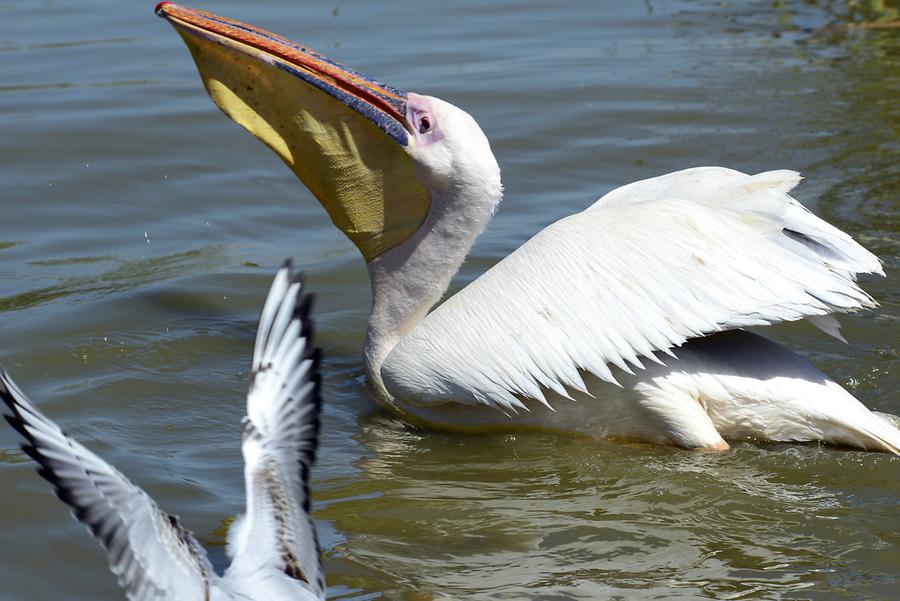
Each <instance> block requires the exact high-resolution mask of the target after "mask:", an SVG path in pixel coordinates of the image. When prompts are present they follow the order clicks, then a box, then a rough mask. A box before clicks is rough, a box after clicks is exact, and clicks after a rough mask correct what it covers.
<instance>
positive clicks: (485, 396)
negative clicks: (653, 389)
mask: <svg viewBox="0 0 900 601" xmlns="http://www.w3.org/2000/svg"><path fill="white" fill-rule="evenodd" d="M799 180H800V176H799V175H798V174H797V173H795V172H792V171H770V172H766V173H761V174H758V175H753V176H750V175H746V174H743V173H740V172H737V171H732V170H730V169H723V168H719V167H704V168H697V169H689V170H685V171H679V172H676V173H672V174H669V175H665V176H662V177H658V178H654V179H650V180H644V181H641V182H636V183H634V184H630V185H629V186H625V187H623V188H619V189H617V190H614V191H613V192H611V193H610V194H608V195H606V196H605V197H604V198H602V199H600V200H599V201H598V202H597V203H596V204H595V205H593V206H592V207H590V208H589V209H587V210H585V211H583V212H581V213H578V214H575V215H572V216H571V217H567V218H565V219H562V220H560V221H558V222H556V223H554V224H552V225H550V226H548V227H547V228H545V229H544V230H542V231H541V232H540V233H538V234H537V235H536V236H535V237H534V238H532V239H531V240H529V241H528V242H527V243H525V244H524V245H523V246H522V247H520V248H519V249H517V250H516V251H515V252H513V253H512V254H511V255H509V256H508V257H506V258H505V259H504V260H502V261H500V262H499V263H498V264H497V265H495V266H494V267H493V268H492V269H490V270H489V271H488V272H486V273H485V274H484V275H483V276H482V277H480V278H478V279H477V280H476V281H475V282H473V283H472V284H471V285H469V286H467V287H466V288H464V289H463V290H462V291H461V292H459V293H457V294H456V295H454V296H453V297H451V298H450V299H448V300H447V301H446V302H445V303H444V304H442V305H440V306H439V307H437V308H436V309H435V310H434V311H432V312H431V313H430V314H429V315H428V316H427V317H426V318H425V319H424V320H423V322H422V323H421V324H419V325H418V326H416V327H415V328H414V329H413V330H412V331H411V332H410V333H409V334H407V335H406V336H404V337H403V338H402V339H401V341H400V343H399V344H398V345H397V346H396V347H395V348H394V350H393V351H392V352H391V353H390V354H389V355H388V357H387V359H386V360H385V363H384V365H383V366H382V377H383V378H384V382H385V385H386V386H387V387H388V390H390V391H391V393H392V394H394V395H395V396H397V397H398V398H404V399H408V400H411V401H414V402H421V403H423V404H430V403H441V402H447V401H457V402H469V403H482V404H485V405H488V406H491V407H494V408H497V409H499V410H501V411H503V412H506V413H513V412H516V411H518V410H521V409H523V408H524V404H523V403H522V401H521V399H522V398H531V399H536V400H538V401H540V402H543V403H546V400H545V397H544V394H543V392H542V390H544V389H550V390H553V391H555V392H557V393H559V394H562V395H564V396H568V394H567V392H566V391H567V389H568V388H571V389H575V390H581V391H584V390H585V385H584V382H583V380H582V377H581V374H580V371H587V372H589V373H591V374H593V375H595V376H597V377H599V378H602V379H604V380H606V381H608V382H611V383H616V378H615V375H614V373H613V371H612V369H611V368H612V367H618V368H619V369H622V370H624V371H626V372H629V373H633V369H642V368H643V363H642V359H649V360H652V361H657V362H660V361H661V359H660V356H658V355H659V352H660V351H662V352H664V353H668V354H673V353H675V352H677V351H675V350H674V349H676V347H678V346H680V345H681V344H683V343H684V342H685V341H686V340H688V339H689V338H695V337H700V336H704V335H707V334H710V333H713V332H718V331H721V330H728V329H733V328H742V327H747V326H757V325H767V324H773V323H777V322H781V321H793V320H798V319H804V318H813V319H816V320H817V321H815V322H814V323H816V325H818V326H819V327H822V328H823V329H825V330H826V331H827V332H829V333H832V334H837V322H836V321H835V320H834V319H833V317H831V314H832V313H842V312H851V311H856V310H859V309H862V308H870V307H874V306H875V305H876V303H875V301H874V300H872V298H871V297H870V296H869V295H868V294H866V293H865V292H864V291H863V290H862V289H860V287H859V286H857V284H856V274H857V273H864V272H874V273H881V274H883V272H882V269H881V265H880V262H879V261H878V259H877V258H876V257H875V256H874V255H872V254H871V253H869V252H868V251H867V250H865V249H864V248H862V247H861V246H860V245H859V244H857V243H856V242H855V241H853V239H852V238H851V237H850V236H849V235H847V234H846V233H844V232H842V231H840V230H838V229H837V228H835V227H833V226H831V225H829V224H827V223H826V222H824V221H822V220H821V219H819V218H818V217H816V216H815V215H813V214H812V213H810V212H809V211H808V210H806V209H805V208H804V207H803V206H802V205H800V204H799V203H798V202H797V201H796V200H794V199H793V198H791V197H790V196H789V195H788V192H789V191H790V190H791V188H793V187H794V185H796V183H797V182H798V181H799Z"/></svg>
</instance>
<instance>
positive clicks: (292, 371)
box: [0, 263, 325, 601]
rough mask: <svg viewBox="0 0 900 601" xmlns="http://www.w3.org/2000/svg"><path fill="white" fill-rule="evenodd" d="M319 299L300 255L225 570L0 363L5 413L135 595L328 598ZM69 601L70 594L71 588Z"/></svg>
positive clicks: (246, 435)
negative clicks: (317, 473)
mask: <svg viewBox="0 0 900 601" xmlns="http://www.w3.org/2000/svg"><path fill="white" fill-rule="evenodd" d="M310 305H311V297H310V296H309V294H307V292H306V290H305V288H304V286H303V283H302V280H301V278H300V277H299V276H297V275H296V274H293V273H292V272H291V266H290V263H288V264H286V265H285V266H284V267H282V268H281V270H279V272H278V274H277V275H276V276H275V280H274V282H273V283H272V288H271V290H270V291H269V297H268V298H267V299H266V303H265V305H264V306H263V310H262V315H261V317H260V319H259V330H258V331H257V334H256V347H255V348H254V350H253V369H252V373H251V379H250V392H249V393H248V395H247V416H246V417H245V418H244V420H243V422H242V426H243V444H242V446H241V451H242V453H243V455H244V486H245V488H246V501H247V511H246V513H245V514H244V515H242V516H239V517H238V519H237V521H235V523H234V525H233V526H232V527H231V528H230V529H229V532H228V546H227V548H226V551H227V553H228V556H229V557H230V558H231V565H230V566H229V567H228V569H227V571H226V572H225V574H223V575H221V576H220V575H218V574H217V573H216V571H215V570H214V569H213V566H212V564H211V563H210V561H209V558H208V557H207V555H206V552H205V551H204V550H203V547H202V546H200V543H198V542H197V539H195V538H194V536H193V534H191V533H190V531H188V530H186V529H185V528H184V527H183V526H182V525H181V522H180V521H179V520H178V518H177V517H175V516H173V515H170V514H168V513H166V512H164V511H163V510H162V509H160V508H159V506H158V505H157V504H156V503H155V502H154V501H153V499H151V498H150V496H149V495H148V494H147V493H146V492H144V491H143V490H142V489H141V488H140V487H138V486H136V485H135V484H133V483H132V482H131V481H130V480H128V478H126V477H125V476H123V475H122V473H121V472H119V471H118V470H117V469H116V468H114V467H113V466H111V465H109V464H108V463H107V462H106V461H104V460H103V459H102V458H100V457H99V456H97V455H96V454H94V453H93V452H91V451H90V450H89V449H87V448H86V447H84V446H83V445H81V444H80V443H78V442H77V441H75V440H73V439H72V438H70V437H68V436H67V435H66V434H65V433H63V431H62V430H61V429H60V428H59V426H57V425H56V424H55V423H54V422H53V421H52V420H51V419H50V418H49V417H47V416H46V415H44V413H43V412H42V411H41V410H40V409H39V408H38V407H37V406H36V405H35V404H33V403H32V402H31V401H30V400H28V397H26V396H25V394H24V393H23V392H22V391H21V390H20V389H19V387H18V386H16V384H15V382H13V381H12V378H10V376H9V374H7V373H6V372H5V371H4V370H3V369H2V368H0V400H2V401H3V402H4V403H5V404H6V407H7V408H8V409H9V411H10V414H8V415H6V416H5V417H6V420H7V421H8V422H9V423H10V425H12V427H13V428H15V429H16V430H18V432H19V433H20V434H21V435H22V436H23V437H24V438H25V440H26V441H27V443H26V444H25V445H24V446H23V447H22V449H23V450H24V451H25V452H26V453H27V454H28V455H29V456H31V458H32V459H34V460H35V461H36V462H37V463H38V464H40V466H41V467H40V469H39V470H38V473H39V474H40V475H41V476H43V477H44V478H46V479H47V480H48V481H49V482H50V483H51V484H52V485H53V487H54V489H55V491H56V495H57V496H58V497H59V498H60V499H61V500H62V501H63V502H65V503H66V504H68V505H69V506H70V507H72V509H73V515H74V516H75V517H76V518H78V519H79V520H80V521H81V522H83V523H84V524H85V525H86V526H88V528H90V530H91V532H92V533H93V535H94V536H95V537H96V538H97V539H98V540H99V541H100V542H101V543H102V544H103V546H104V547H106V550H107V551H108V552H109V567H110V569H111V570H112V572H113V573H114V574H115V575H116V577H117V578H118V580H119V584H120V585H121V586H122V588H123V589H124V590H125V596H126V597H127V598H128V599H129V601H152V600H163V599H169V600H173V601H174V600H177V601H318V600H321V599H324V598H325V577H324V572H323V570H322V564H321V561H320V557H319V545H318V542H317V540H316V533H315V530H314V528H313V523H312V519H311V518H310V516H309V487H308V479H309V470H310V467H311V466H312V464H313V462H314V461H315V454H316V449H317V447H318V443H319V413H320V409H321V404H322V401H321V398H320V396H319V388H320V376H319V351H318V350H317V349H315V348H314V347H313V345H312V326H311V322H310V318H309V311H310ZM60 598H62V599H65V598H66V595H65V592H64V591H63V593H62V594H61V596H60Z"/></svg>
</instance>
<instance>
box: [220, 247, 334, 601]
mask: <svg viewBox="0 0 900 601" xmlns="http://www.w3.org/2000/svg"><path fill="white" fill-rule="evenodd" d="M311 304H312V296H311V295H309V294H307V293H305V291H304V286H303V282H302V278H301V277H299V276H295V275H293V274H292V273H291V267H290V264H289V263H288V264H286V265H285V266H284V267H283V268H282V269H281V270H280V271H279V272H278V274H277V275H276V277H275V281H274V282H273V284H272V288H271V290H270V291H269V296H268V298H267V299H266V303H265V306H264V307H263V311H262V316H261V317H260V322H259V329H258V331H257V336H256V347H255V349H254V352H253V374H252V379H251V384H250V392H249V394H248V396H247V417H246V418H245V419H244V442H243V447H242V451H243V454H244V479H245V483H246V488H247V513H246V515H245V516H244V517H243V519H242V520H240V521H239V522H238V523H237V524H235V526H234V527H233V528H232V533H231V535H230V537H229V553H230V554H231V555H232V556H233V557H234V562H233V564H232V568H231V569H233V570H235V571H237V572H244V573H246V572H255V571H256V570H259V569H261V568H274V569H276V570H279V571H281V572H284V573H285V574H286V575H287V576H289V577H291V578H293V579H295V580H297V581H299V582H301V583H305V586H307V587H308V588H309V589H310V590H311V591H312V592H313V593H314V594H316V595H317V596H319V597H321V598H324V592H325V580H324V572H323V570H322V566H321V563H320V558H319V547H318V542H317V540H316V534H315V529H314V528H313V523H312V519H311V518H310V516H309V488H308V479H309V470H310V468H311V467H312V464H313V462H314V461H315V453H316V447H317V445H318V437H319V411H320V407H321V399H320V396H319V386H320V379H319V352H318V350H317V349H314V348H313V346H312V339H311V336H312V326H311V322H310V318H309V312H310V307H311Z"/></svg>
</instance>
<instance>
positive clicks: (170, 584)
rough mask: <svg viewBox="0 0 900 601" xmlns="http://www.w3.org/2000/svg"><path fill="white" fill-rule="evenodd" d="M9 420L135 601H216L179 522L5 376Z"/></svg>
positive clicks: (204, 563) (206, 568) (1, 379)
mask: <svg viewBox="0 0 900 601" xmlns="http://www.w3.org/2000/svg"><path fill="white" fill-rule="evenodd" d="M0 398H2V400H3V402H4V403H6V405H7V407H9V409H10V410H11V411H12V414H11V415H6V416H5V417H6V419H7V421H8V422H9V423H10V424H11V425H12V427H13V428H15V429H16V430H17V431H18V432H19V433H20V434H22V436H24V437H25V439H26V440H27V441H28V443H27V444H25V445H23V447H22V449H23V450H24V451H25V452H26V453H27V454H28V455H30V456H31V457H32V458H33V459H34V460H35V461H37V462H38V463H39V464H40V465H41V467H40V469H38V473H39V474H40V475H41V476H43V477H44V478H45V479H46V480H47V481H49V482H50V483H51V484H53V486H54V487H55V492H56V495H57V496H58V497H59V498H60V499H61V500H62V501H63V502H65V503H66V504H68V505H69V506H71V507H72V509H73V510H74V511H73V514H74V516H75V517H76V518H77V519H78V520H79V521H81V522H83V523H84V524H86V525H87V526H88V527H89V528H90V530H91V532H92V533H93V534H94V536H95V537H96V538H97V539H98V540H99V541H100V542H101V543H102V544H103V546H104V547H106V549H107V551H108V552H109V565H110V569H111V570H112V571H113V573H114V574H115V575H116V576H117V577H118V580H119V584H120V585H121V586H122V588H124V589H125V592H126V594H127V596H128V598H129V599H131V600H132V601H145V600H147V601H149V600H154V599H160V600H161V599H183V600H185V601H192V600H207V599H209V590H210V578H211V577H213V570H212V567H211V566H210V564H209V561H208V560H207V558H206V554H205V552H204V550H203V549H202V547H200V545H199V544H198V543H197V541H196V540H195V539H194V537H193V536H192V535H191V533H190V532H188V531H187V530H185V529H184V528H183V527H182V526H181V524H180V523H179V522H178V519H177V518H176V517H175V516H172V515H169V514H167V513H165V512H163V511H162V510H160V509H159V507H158V506H157V505H156V503H155V502H154V501H153V499H151V498H150V497H149V496H148V495H147V494H146V493H145V492H144V491H143V490H141V489H140V488H138V487H137V486H135V485H134V484H132V483H131V482H130V481H129V480H128V479H127V478H126V477H125V476H123V475H122V474H121V473H120V472H119V471H117V470H116V469H115V468H113V467H112V466H110V465H109V464H108V463H106V462H105V461H104V460H103V459H101V458H100V457H98V456H97V455H95V454H94V453H92V452H91V451H89V450H88V449H87V448H85V447H84V446H83V445H81V444H79V443H78V442H76V441H75V440H73V439H71V438H69V437H68V436H67V435H66V434H64V433H63V431H62V430H60V428H59V427H58V426H57V425H56V424H55V423H54V422H52V421H51V420H50V419H49V418H48V417H46V416H45V415H44V414H43V413H42V412H41V411H40V410H39V409H38V408H37V407H36V406H35V405H34V404H32V403H31V402H30V401H29V400H28V398H27V397H26V396H25V395H24V394H23V393H22V391H21V390H20V389H19V388H18V386H16V384H15V382H13V381H12V379H11V378H10V377H9V375H8V374H7V373H6V372H5V371H3V370H2V369H0Z"/></svg>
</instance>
